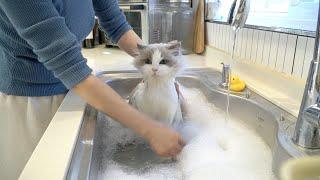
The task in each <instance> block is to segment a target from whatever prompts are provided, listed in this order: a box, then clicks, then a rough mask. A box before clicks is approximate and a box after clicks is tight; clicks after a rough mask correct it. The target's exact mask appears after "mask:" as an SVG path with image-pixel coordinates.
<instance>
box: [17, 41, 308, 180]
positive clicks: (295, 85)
mask: <svg viewBox="0 0 320 180" xmlns="http://www.w3.org/2000/svg"><path fill="white" fill-rule="evenodd" d="M83 54H84V56H85V57H86V58H87V59H88V65H89V66H90V67H91V68H92V69H93V70H94V73H97V72H99V71H113V70H131V69H134V67H133V66H132V57H130V56H128V55H127V54H125V53H124V52H122V51H121V50H119V49H116V48H108V49H107V48H104V46H98V47H96V48H93V49H83ZM185 58H186V62H187V67H212V68H215V69H221V65H220V63H221V62H230V57H229V56H228V55H226V54H225V53H224V52H221V51H218V50H217V49H214V48H213V47H207V52H206V53H205V55H195V54H191V55H186V56H185ZM233 67H234V69H233V72H234V73H235V74H237V75H239V76H240V77H241V78H242V79H244V80H245V81H246V83H247V85H248V87H249V88H251V89H252V90H254V91H255V92H257V93H258V94H260V95H262V96H263V97H265V98H266V99H268V100H269V101H271V102H273V103H274V104H276V105H278V106H280V107H281V108H283V109H285V110H286V111H288V112H289V113H291V114H292V115H294V116H297V114H298V110H299V105H300V102H301V97H302V92H303V87H304V81H303V80H299V79H292V78H290V77H286V76H284V75H282V74H277V73H275V72H272V71H270V70H268V69H264V68H262V67H257V66H254V65H250V64H244V63H241V62H235V63H233ZM279 84H280V85H279ZM285 88H288V89H289V90H290V92H289V91H285ZM84 108H85V102H84V101H83V100H81V99H80V98H79V97H78V96H77V95H75V94H74V93H73V92H71V91H70V92H69V93H68V94H67V95H66V97H65V99H64V100H63V102H62V104H61V106H60V108H59V109H58V111H57V113H56V114H55V116H54V117H53V119H52V121H51V123H50V124H49V126H48V128H47V130H46V131H45V133H44V135H43V137H42V138H41V140H40V142H39V143H38V145H37V147H36V149H35V151H34V152H33V154H32V156H31V158H30V159H29V161H28V163H27V165H26V166H25V168H24V170H23V172H22V174H21V176H20V179H21V180H43V179H46V180H51V179H52V180H60V179H61V180H62V179H64V178H65V175H66V173H67V169H68V165H69V163H70V160H71V156H72V152H73V148H74V145H75V143H76V139H77V135H78V132H79V129H80V127H81V122H82V115H83V111H84Z"/></svg>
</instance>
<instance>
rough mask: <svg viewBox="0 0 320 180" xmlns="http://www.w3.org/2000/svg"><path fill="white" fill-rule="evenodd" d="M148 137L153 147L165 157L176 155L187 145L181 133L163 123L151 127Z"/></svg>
mask: <svg viewBox="0 0 320 180" xmlns="http://www.w3.org/2000/svg"><path fill="white" fill-rule="evenodd" d="M146 139H147V140H148V141H149V144H150V146H151V148H152V149H153V150H154V151H155V152H156V153H157V154H158V155H159V156H163V157H175V156H177V155H178V154H179V153H180V152H181V150H182V148H183V146H185V141H184V140H183V139H182V137H181V136H180V134H179V133H177V132H175V131H174V130H173V129H171V128H168V127H166V126H164V125H162V124H157V125H156V126H154V128H152V129H149V131H148V133H147V136H146Z"/></svg>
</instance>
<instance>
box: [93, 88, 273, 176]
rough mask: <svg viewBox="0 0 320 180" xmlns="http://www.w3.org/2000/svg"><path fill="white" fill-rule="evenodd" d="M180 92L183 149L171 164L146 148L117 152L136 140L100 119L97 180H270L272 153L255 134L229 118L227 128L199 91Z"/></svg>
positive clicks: (218, 110)
mask: <svg viewBox="0 0 320 180" xmlns="http://www.w3.org/2000/svg"><path fill="white" fill-rule="evenodd" d="M181 91H182V93H183V94H184V97H185V99H186V102H187V114H186V117H185V122H186V123H185V124H184V125H183V126H182V127H180V128H179V129H178V131H179V132H180V133H181V134H182V136H183V138H184V139H185V140H186V141H187V145H186V146H185V147H184V149H183V151H182V152H181V154H180V155H179V156H178V157H177V159H176V160H172V159H168V158H159V157H157V156H156V155H155V154H153V152H152V151H151V150H150V149H149V148H148V147H147V146H140V145H137V146H133V148H132V146H130V145H129V146H124V147H125V150H122V149H121V148H120V150H119V144H126V143H128V142H131V141H132V139H135V138H136V137H135V136H133V134H132V132H131V131H129V130H128V129H124V128H123V127H121V126H119V125H117V123H115V122H111V121H110V120H106V118H105V116H104V115H103V114H99V121H101V122H106V121H109V122H107V123H106V124H108V126H106V127H105V131H104V132H105V133H106V134H105V135H104V137H103V138H105V139H104V141H105V143H104V145H103V147H102V149H104V152H103V156H102V162H103V164H102V165H101V167H100V172H99V176H98V179H101V180H104V179H107V180H113V179H114V180H119V179H120V180H121V179H122V180H149V179H152V180H202V179H203V180H205V179H219V180H230V179H233V180H256V179H259V180H272V179H275V178H274V175H273V173H272V168H271V167H272V154H271V150H270V148H269V147H268V146H267V144H265V142H264V141H263V139H262V138H261V137H259V136H258V135H257V134H256V133H255V132H254V130H252V129H250V127H247V126H246V125H245V124H244V123H242V122H240V121H239V120H237V119H235V118H234V117H232V118H230V121H229V122H228V126H227V127H226V126H225V122H224V118H225V113H224V112H223V111H222V110H220V109H218V108H216V107H215V106H214V105H213V104H212V103H209V102H208V101H207V99H206V97H205V96H204V95H203V94H202V92H201V91H199V90H197V89H186V88H183V87H181ZM138 141H139V140H138ZM141 141H142V140H141ZM121 146H122V145H120V147H121ZM130 147H131V148H130Z"/></svg>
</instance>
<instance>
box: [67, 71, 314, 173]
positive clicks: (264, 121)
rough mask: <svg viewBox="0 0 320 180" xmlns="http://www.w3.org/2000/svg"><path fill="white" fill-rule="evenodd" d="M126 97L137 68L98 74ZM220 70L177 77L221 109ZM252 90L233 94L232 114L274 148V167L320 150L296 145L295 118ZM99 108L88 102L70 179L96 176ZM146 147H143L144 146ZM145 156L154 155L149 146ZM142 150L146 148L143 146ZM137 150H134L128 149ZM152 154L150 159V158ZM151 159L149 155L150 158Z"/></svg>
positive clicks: (223, 99)
mask: <svg viewBox="0 0 320 180" xmlns="http://www.w3.org/2000/svg"><path fill="white" fill-rule="evenodd" d="M98 77H100V78H101V79H102V80H103V81H105V82H106V83H107V84H109V85H110V86H111V87H112V88H113V89H114V90H115V91H117V92H118V93H119V94H120V95H121V96H122V97H123V98H127V97H128V95H129V94H130V92H131V91H132V90H133V88H135V86H136V85H137V84H138V83H139V82H140V81H141V77H140V75H139V73H137V72H136V71H115V72H102V73H100V74H98ZM220 78H221V74H220V73H219V72H218V71H215V70H213V69H209V68H201V69H187V70H186V71H185V72H184V73H183V74H181V75H179V76H178V77H177V81H178V82H179V83H180V84H182V85H183V86H184V87H187V88H195V89H197V90H199V91H201V92H202V94H204V95H205V98H206V99H207V101H208V102H210V103H212V104H214V105H215V107H217V108H219V109H225V107H226V95H227V94H226V92H225V91H224V90H222V89H220V86H219V82H220ZM248 92H249V93H250V97H248V96H247V95H246V96H237V95H231V96H230V110H229V111H230V115H231V116H235V117H237V119H238V120H239V121H241V122H242V123H244V124H246V125H247V126H249V127H250V128H251V129H253V130H254V131H255V132H256V133H257V134H258V135H259V136H260V137H261V138H262V139H263V140H264V142H265V143H266V144H267V145H268V146H269V147H270V149H271V151H272V169H273V172H274V174H275V175H276V176H278V175H279V167H280V166H281V164H282V163H283V162H284V161H286V160H287V159H289V158H291V157H298V156H304V155H307V154H311V155H313V154H320V152H319V150H305V149H301V148H299V147H296V146H295V145H294V144H293V143H292V142H291V140H290V137H291V133H292V130H293V128H294V123H295V120H296V119H295V118H294V117H293V116H292V115H290V114H289V113H287V112H286V111H284V110H282V109H280V108H279V107H277V106H275V105H274V104H272V103H270V102H269V101H267V100H265V99H264V98H262V97H261V96H259V95H257V94H255V93H254V92H251V91H250V90H248ZM99 114H101V113H99V112H98V111H97V110H95V109H94V108H92V107H91V106H90V105H87V107H86V109H85V112H84V115H83V123H82V127H81V129H80V132H79V136H78V140H77V143H76V146H75V150H74V153H73V157H72V160H71V163H70V167H69V170H68V174H67V179H97V177H98V171H99V168H100V167H101V164H102V163H103V162H101V160H102V159H103V158H102V157H101V156H102V155H103V153H102V148H103V146H104V145H105V142H104V141H105V139H106V137H105V134H106V133H105V131H106V128H107V126H108V125H106V123H104V122H101V120H100V121H99ZM142 149H143V148H142ZM145 150H146V151H145V152H143V153H144V154H146V157H148V156H150V158H152V157H154V155H153V154H152V152H150V151H149V150H148V149H145ZM141 151H143V150H141ZM126 153H135V152H132V151H131V152H126ZM150 158H149V159H150ZM147 159H148V158H147Z"/></svg>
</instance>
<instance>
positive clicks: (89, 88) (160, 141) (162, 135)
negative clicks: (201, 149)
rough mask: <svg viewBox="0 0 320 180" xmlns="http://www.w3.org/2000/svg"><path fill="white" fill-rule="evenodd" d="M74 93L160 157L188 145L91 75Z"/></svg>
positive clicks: (176, 134) (175, 133)
mask: <svg viewBox="0 0 320 180" xmlns="http://www.w3.org/2000/svg"><path fill="white" fill-rule="evenodd" d="M73 91H74V92H76V93H77V94H78V95H79V96H80V97H82V98H83V99H85V100H86V101H87V102H88V103H89V104H91V105H93V106H94V107H95V108H97V109H98V110H100V111H102V112H105V113H106V114H108V115H109V116H110V117H112V118H113V119H115V120H117V121H118V122H120V123H121V124H123V125H125V126H127V127H129V128H131V129H132V130H134V131H135V132H137V133H138V134H139V135H140V136H142V137H143V138H145V139H147V140H148V142H149V143H150V145H151V147H152V148H153V150H154V151H155V152H156V153H157V154H159V155H161V156H176V155H177V154H178V153H180V151H181V149H182V147H183V146H184V144H185V143H184V141H183V140H182V138H181V137H180V135H179V134H178V133H177V132H175V131H173V130H172V129H170V128H167V127H166V126H164V125H162V124H160V123H157V122H155V121H154V120H151V119H150V118H149V117H148V116H146V115H144V114H142V113H140V112H138V111H137V110H135V109H134V108H132V107H131V106H130V105H129V104H127V103H126V102H125V101H124V100H123V99H122V98H121V97H120V96H119V95H118V94H117V93H116V92H115V91H114V90H112V88H110V87H109V86H107V85H106V84H105V83H103V82H102V81H101V80H99V79H98V78H97V77H95V76H92V75H91V76H89V77H88V78H87V79H85V80H83V81H82V82H80V83H79V84H78V85H76V86H75V87H74V88H73Z"/></svg>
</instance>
